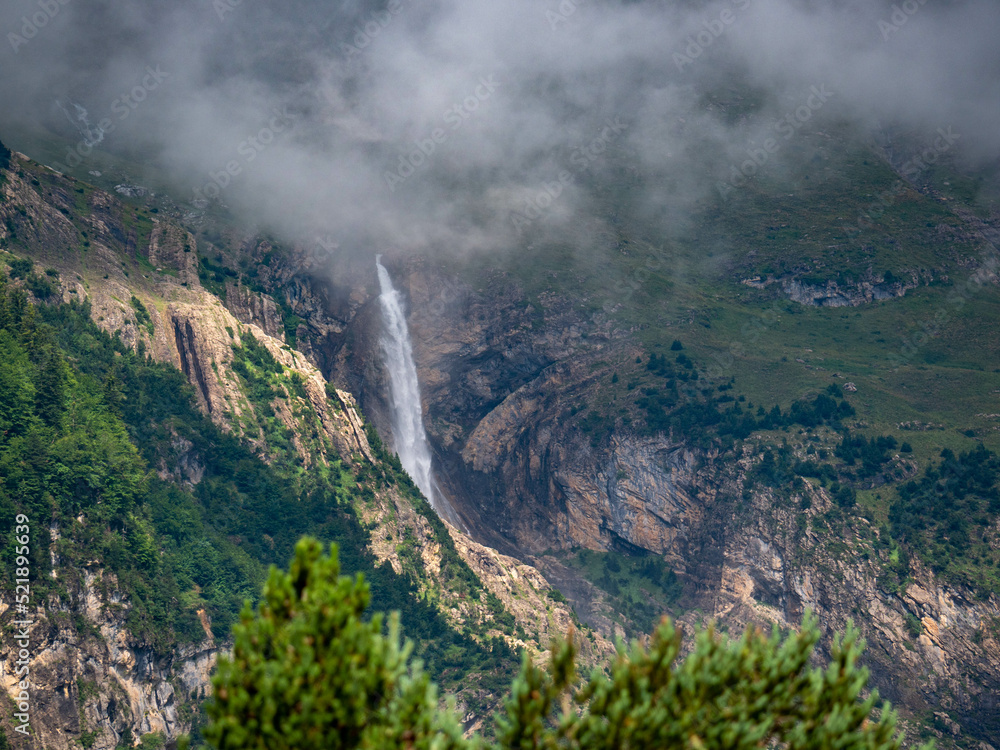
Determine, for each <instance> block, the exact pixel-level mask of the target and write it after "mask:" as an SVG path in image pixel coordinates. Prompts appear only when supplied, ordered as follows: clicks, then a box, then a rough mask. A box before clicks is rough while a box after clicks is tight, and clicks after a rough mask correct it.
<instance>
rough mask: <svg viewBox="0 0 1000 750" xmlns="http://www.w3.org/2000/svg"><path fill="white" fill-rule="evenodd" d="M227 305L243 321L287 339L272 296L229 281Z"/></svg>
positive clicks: (269, 333) (270, 334)
mask: <svg viewBox="0 0 1000 750" xmlns="http://www.w3.org/2000/svg"><path fill="white" fill-rule="evenodd" d="M226 307H227V308H229V311H230V312H231V313H232V314H233V316H234V317H235V318H236V319H237V320H238V321H240V322H241V323H247V324H253V325H255V326H257V327H258V328H260V329H261V330H262V331H264V333H266V334H267V335H268V336H270V337H271V338H274V339H279V340H281V341H284V340H285V329H284V326H283V324H282V322H281V313H280V311H279V310H278V306H277V305H276V304H275V302H274V300H273V299H271V297H270V296H268V295H266V294H262V293H259V292H254V291H251V290H250V289H248V288H247V287H245V286H240V285H238V284H234V283H233V282H232V281H227V282H226Z"/></svg>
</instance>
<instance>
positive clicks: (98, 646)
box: [0, 562, 218, 750]
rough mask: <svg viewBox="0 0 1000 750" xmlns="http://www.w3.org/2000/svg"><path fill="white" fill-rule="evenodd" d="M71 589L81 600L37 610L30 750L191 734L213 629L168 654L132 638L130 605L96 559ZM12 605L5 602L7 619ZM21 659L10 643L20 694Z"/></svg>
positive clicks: (0, 613)
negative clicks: (127, 621) (197, 641)
mask: <svg viewBox="0 0 1000 750" xmlns="http://www.w3.org/2000/svg"><path fill="white" fill-rule="evenodd" d="M71 575H72V574H71ZM64 585H66V586H67V587H68V588H69V589H70V591H71V592H72V601H73V605H72V606H67V605H58V604H56V603H55V601H54V600H52V601H50V602H49V603H48V604H47V606H46V607H42V608H39V609H38V611H36V612H34V613H32V614H30V615H29V619H30V620H31V621H33V622H34V625H33V626H31V627H30V629H29V635H30V638H31V652H32V659H31V663H30V670H31V672H30V679H31V692H30V696H31V702H30V709H29V716H30V717H31V727H32V729H33V732H34V736H33V737H32V740H31V743H30V745H29V744H28V743H25V744H24V745H23V746H25V747H28V746H31V747H47V748H70V747H76V746H77V745H78V744H79V743H80V742H81V741H86V742H87V743H91V744H89V745H87V746H89V747H92V748H95V749H96V750H113V748H116V747H119V746H120V745H121V743H123V742H126V741H127V740H128V739H129V738H132V739H133V740H138V739H139V738H140V737H141V736H142V735H144V734H149V733H154V732H155V733H162V734H163V735H164V736H165V737H167V738H170V737H175V736H177V735H178V734H181V733H182V732H187V731H190V729H191V722H192V719H193V717H194V716H195V715H196V714H197V713H198V712H199V711H200V704H201V702H202V700H203V699H204V698H205V696H206V695H207V694H208V693H207V691H208V690H209V674H210V672H211V671H212V669H213V667H214V665H215V661H216V656H217V654H218V647H217V646H216V644H215V643H214V641H213V640H212V638H211V635H210V634H209V632H208V630H207V628H206V634H207V635H206V639H205V640H204V641H203V642H202V643H201V644H198V645H192V646H186V647H184V648H181V649H178V650H177V651H176V652H175V653H172V654H167V655H162V654H158V653H156V651H155V650H153V649H152V648H150V647H148V646H146V645H144V644H142V643H137V642H136V641H135V639H134V638H133V637H131V636H130V634H129V632H128V629H127V627H126V625H125V618H126V616H127V614H128V610H129V608H130V604H129V602H128V601H127V599H124V598H123V597H122V595H121V593H120V592H118V591H117V590H116V581H115V580H114V578H113V576H110V575H107V574H104V573H102V571H101V569H100V567H99V565H98V564H97V563H96V562H95V563H94V565H93V567H91V568H88V569H85V570H83V571H80V573H79V575H74V576H72V580H66V581H64ZM8 610H9V605H8V604H7V603H3V604H0V617H3V618H4V620H5V621H7V620H8V619H9V618H10V617H11V615H10V614H8ZM81 622H82V623H83V627H81V626H80V625H81ZM15 659H16V656H15V652H14V650H13V649H10V650H8V651H7V653H6V654H5V656H4V660H3V662H2V664H3V676H2V681H3V687H4V689H5V690H6V692H7V694H8V695H10V696H11V697H12V698H13V697H14V696H16V695H17V694H18V688H17V683H18V679H19V678H18V677H17V676H15V669H16V667H15ZM5 724H6V722H5ZM5 731H6V733H7V736H8V737H10V738H12V740H14V741H15V743H17V741H18V739H19V738H20V737H21V735H20V734H18V733H15V732H13V731H12V727H11V726H10V725H9V724H6V725H5ZM15 746H18V747H20V746H22V745H21V744H15Z"/></svg>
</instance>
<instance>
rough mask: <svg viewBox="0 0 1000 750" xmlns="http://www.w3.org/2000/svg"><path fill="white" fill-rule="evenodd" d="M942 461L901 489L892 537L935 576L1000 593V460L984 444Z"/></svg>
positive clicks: (892, 512) (893, 514)
mask: <svg viewBox="0 0 1000 750" xmlns="http://www.w3.org/2000/svg"><path fill="white" fill-rule="evenodd" d="M941 459H942V460H941V462H940V463H939V464H937V465H936V466H933V465H932V466H928V467H927V468H926V469H925V470H924V473H923V475H922V476H921V477H920V479H919V480H911V481H909V482H907V483H906V484H903V485H902V486H900V487H899V489H898V492H899V499H898V500H897V501H896V502H895V503H893V504H892V507H891V508H890V510H889V521H890V523H891V524H892V533H893V534H894V535H895V536H897V537H898V538H899V539H900V540H903V541H904V542H905V543H906V544H907V545H908V546H909V547H910V548H911V549H913V550H914V551H915V552H916V553H917V554H918V555H920V557H921V558H923V559H924V561H925V562H926V563H927V564H928V565H930V566H931V567H932V568H933V569H934V571H935V572H937V573H938V574H939V575H943V576H944V577H945V578H947V579H950V580H953V581H956V582H958V583H961V584H964V585H966V586H970V587H972V588H974V589H977V590H978V591H980V592H982V593H983V595H986V594H988V593H989V592H991V591H992V592H1000V545H998V543H997V542H998V541H1000V539H998V534H997V530H996V522H997V519H998V518H1000V458H998V457H997V455H996V454H995V453H993V452H992V451H988V450H986V448H984V447H983V446H982V445H980V446H978V447H977V448H975V449H974V450H971V451H965V452H963V453H961V454H959V455H957V456H956V455H955V453H954V452H953V451H952V450H950V449H948V448H945V449H944V450H943V451H941Z"/></svg>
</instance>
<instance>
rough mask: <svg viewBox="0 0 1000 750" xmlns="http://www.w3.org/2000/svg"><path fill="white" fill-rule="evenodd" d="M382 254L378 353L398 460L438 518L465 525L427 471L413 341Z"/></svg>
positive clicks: (427, 453) (428, 462) (428, 452)
mask: <svg viewBox="0 0 1000 750" xmlns="http://www.w3.org/2000/svg"><path fill="white" fill-rule="evenodd" d="M381 258H382V256H381V255H379V256H377V257H376V258H375V267H376V268H377V269H378V284H379V290H380V292H381V294H380V296H379V302H380V303H381V306H382V320H383V323H384V324H385V334H384V335H383V336H382V339H381V344H382V353H383V354H384V355H385V368H386V370H387V371H388V373H389V398H390V402H391V405H392V437H393V440H394V442H395V443H396V453H397V455H398V456H399V462H400V463H401V464H402V465H403V468H404V469H406V473H407V474H409V475H410V477H411V478H412V479H413V482H414V483H415V484H416V485H417V487H419V488H420V491H421V492H423V493H424V497H426V498H427V500H428V502H430V504H431V507H432V508H434V510H435V511H436V512H437V514H438V515H439V516H441V518H443V519H444V520H446V521H448V522H449V523H450V524H452V525H453V526H456V527H457V528H459V529H463V530H464V528H465V526H464V524H462V523H461V521H460V520H459V518H458V515H457V514H456V513H455V511H454V509H453V508H452V507H451V505H450V504H449V503H448V501H447V499H445V498H444V497H443V496H442V495H441V493H440V492H438V491H437V487H436V486H435V483H434V474H433V472H432V471H431V449H430V444H429V443H428V442H427V433H426V432H425V431H424V416H423V408H422V406H421V402H420V384H419V382H418V380H417V366H416V365H415V364H414V363H413V345H412V344H411V342H410V331H409V328H408V327H407V325H406V314H405V312H404V311H403V298H402V295H400V293H399V292H398V291H396V288H395V287H394V286H393V285H392V279H391V278H389V272H388V271H386V270H385V266H383V265H382V262H381Z"/></svg>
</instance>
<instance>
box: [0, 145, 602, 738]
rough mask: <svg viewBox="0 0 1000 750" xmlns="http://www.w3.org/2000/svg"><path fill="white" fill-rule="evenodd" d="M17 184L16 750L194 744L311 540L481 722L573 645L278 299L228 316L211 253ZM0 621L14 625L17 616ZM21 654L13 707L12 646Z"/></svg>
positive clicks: (56, 182)
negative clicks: (253, 631)
mask: <svg viewBox="0 0 1000 750" xmlns="http://www.w3.org/2000/svg"><path fill="white" fill-rule="evenodd" d="M3 178H4V179H3V186H2V190H3V199H2V201H0V224H2V227H3V228H2V229H0V233H2V234H0V241H2V243H3V250H4V256H3V260H4V261H5V263H6V267H7V269H8V275H9V276H10V278H11V281H9V282H6V283H5V286H4V291H3V305H2V306H0V307H2V309H3V311H4V314H3V317H2V319H0V320H2V323H3V326H2V327H4V328H5V330H6V331H7V333H3V334H0V336H7V338H6V339H4V345H5V346H6V347H13V348H12V349H11V351H12V352H14V354H13V355H12V356H13V360H12V361H13V363H14V365H12V366H13V367H14V368H15V369H13V370H10V371H5V378H6V380H4V381H3V390H2V392H0V395H2V398H3V407H4V411H3V414H4V415H5V418H8V417H10V415H14V417H12V418H16V419H15V422H13V423H11V424H12V426H10V427H8V429H6V431H5V432H4V435H3V438H2V441H0V454H2V457H0V462H2V465H3V466H4V469H3V470H2V471H0V476H2V478H3V484H2V486H0V498H2V500H3V502H4V504H5V507H7V508H8V510H10V511H11V512H10V513H9V514H5V519H7V520H5V523H7V522H8V521H9V522H10V524H13V518H14V516H15V515H16V514H17V513H23V514H24V515H25V516H27V517H28V519H29V521H28V524H29V525H30V528H31V531H30V535H31V548H32V557H31V560H32V567H31V591H32V594H31V600H30V610H29V611H30V613H31V615H30V617H31V619H32V622H33V624H32V625H31V627H30V636H31V661H30V669H31V675H32V680H33V690H32V703H31V717H32V726H33V727H34V728H35V729H36V731H37V732H38V735H36V737H35V739H34V740H33V741H32V742H31V743H27V744H24V746H25V747H27V746H32V747H36V746H37V747H41V746H45V747H70V746H72V745H74V744H75V743H76V742H78V741H79V742H83V743H84V745H85V746H87V747H96V748H114V747H117V746H120V745H122V744H129V743H130V742H131V741H132V740H138V738H139V737H140V736H143V735H150V737H154V738H155V736H156V734H157V733H162V735H163V737H164V738H165V739H167V740H171V739H172V738H175V737H176V736H177V735H179V734H180V733H183V732H190V731H192V729H194V730H195V731H197V727H198V725H199V722H200V721H202V718H201V717H202V713H201V711H200V702H201V700H202V699H203V698H204V697H206V695H207V693H208V691H209V685H208V674H209V671H210V669H211V667H212V665H213V664H214V660H215V656H216V654H217V653H218V651H219V649H225V648H226V644H227V641H228V638H229V628H230V626H231V624H232V623H233V622H234V619H235V617H236V615H237V614H238V612H239V609H240V607H241V605H242V601H243V599H244V598H251V599H253V598H255V597H256V596H257V595H258V593H259V589H260V584H261V582H262V581H263V577H264V574H265V572H266V566H267V565H269V564H278V565H284V564H286V563H287V560H288V558H289V556H290V554H291V549H292V545H294V543H295V541H297V539H298V538H299V537H300V536H301V535H303V534H307V533H308V534H312V535H315V536H318V537H319V538H321V539H323V540H325V541H336V542H338V544H339V545H340V548H341V553H340V554H341V560H342V561H344V564H345V569H346V570H348V571H355V572H364V573H365V575H366V576H367V577H368V578H369V579H370V580H371V581H372V584H373V590H374V599H373V607H376V608H379V609H399V610H401V611H402V621H403V628H404V634H405V635H407V636H408V637H411V638H414V639H415V640H416V641H417V644H418V648H417V653H418V654H419V655H420V656H421V657H422V658H423V659H424V660H425V662H426V663H427V665H428V668H429V669H430V670H431V671H432V673H433V674H434V675H435V678H436V679H438V680H440V681H442V684H444V685H448V686H452V687H454V688H455V689H457V690H458V693H459V695H460V698H461V700H462V701H463V703H464V705H465V706H466V707H467V717H466V720H467V722H468V723H469V725H470V726H477V725H478V724H479V723H480V722H481V721H482V720H483V719H484V718H485V717H486V716H487V712H488V711H489V710H490V709H491V707H493V706H495V705H496V702H497V700H498V698H499V694H500V691H501V690H502V688H503V687H504V686H506V684H507V683H508V682H509V678H510V675H511V674H512V673H513V669H514V668H515V667H516V663H517V659H516V650H518V649H522V648H527V649H528V650H529V651H530V652H533V653H537V652H538V650H539V648H541V647H544V644H546V643H547V641H548V639H549V638H550V637H551V636H552V635H553V634H555V633H562V632H565V631H566V629H567V628H568V627H570V625H571V622H572V621H573V619H574V616H573V615H572V613H571V612H570V611H569V609H568V608H567V607H566V606H565V605H564V604H562V603H560V602H561V600H562V598H561V597H557V596H553V595H551V593H552V592H551V591H550V589H549V585H548V584H547V583H546V582H545V580H544V579H543V578H542V577H541V576H540V575H539V574H538V573H537V572H536V571H535V570H534V569H532V568H531V567H530V566H527V565H524V564H523V563H521V562H519V561H517V560H514V559H511V558H508V557H504V556H502V555H498V554H497V553H495V552H493V551H492V550H489V549H487V548H484V547H482V546H481V545H478V544H477V543H475V542H474V541H473V540H471V539H469V538H467V537H465V536H464V535H462V534H461V533H460V532H458V531H456V530H454V529H449V528H447V527H446V526H445V525H444V524H442V523H441V521H440V520H438V519H437V517H436V516H435V515H434V514H433V512H432V511H431V510H430V508H429V506H428V505H427V503H426V501H425V500H424V499H423V498H422V497H421V496H420V494H419V491H418V490H417V489H416V488H415V487H414V485H413V484H412V482H411V481H410V480H409V478H408V477H407V476H406V475H405V474H404V473H403V472H402V469H401V467H400V465H399V462H398V460H397V459H396V458H395V457H394V456H391V455H389V454H388V453H386V452H385V450H384V448H382V445H381V441H380V440H379V438H378V436H377V435H376V433H375V432H374V431H372V430H371V428H370V427H368V426H367V425H366V424H365V422H364V420H363V418H362V417H361V415H360V413H359V411H358V408H357V405H356V403H355V401H354V399H353V397H352V396H351V395H350V394H349V393H348V392H346V391H343V390H337V389H335V388H333V387H332V386H330V385H328V384H327V383H326V382H325V380H324V379H323V377H322V376H321V375H320V373H319V372H318V371H317V369H316V368H315V367H314V366H313V365H311V364H310V363H309V362H308V361H307V360H306V358H305V357H304V356H303V355H302V354H299V353H297V352H295V351H294V350H293V349H292V348H291V347H289V346H288V345H287V344H286V343H284V341H283V339H284V337H285V336H286V335H287V334H286V333H285V331H284V330H283V329H280V328H276V327H275V323H274V320H273V315H274V312H273V311H274V308H273V305H274V303H273V301H270V300H268V299H266V298H262V297H260V296H259V295H257V294H255V293H253V292H251V291H250V290H248V289H246V288H245V287H244V288H240V289H238V290H233V292H232V293H230V294H226V295H225V297H226V299H227V301H228V302H229V303H230V304H231V305H232V307H233V311H232V312H230V310H229V309H227V308H226V307H225V306H224V305H223V304H222V302H221V301H220V299H219V298H217V297H216V296H214V295H213V294H212V293H211V292H209V291H207V290H206V289H205V288H204V287H203V286H202V284H201V283H200V281H199V270H202V271H203V269H204V265H210V261H207V260H206V262H205V264H203V265H201V266H200V265H199V260H198V259H199V257H201V258H203V259H205V258H206V256H207V254H208V252H210V248H209V249H208V251H207V252H206V251H204V250H203V246H200V245H199V243H198V242H197V241H196V239H195V238H194V237H193V236H192V235H191V234H189V233H188V232H187V231H185V230H183V229H181V228H179V227H178V226H176V225H175V224H172V223H171V222H169V221H164V220H160V219H159V218H158V217H157V216H156V215H155V214H154V213H150V212H148V211H146V210H145V209H142V208H136V207H134V206H130V205H127V204H124V203H121V202H120V201H118V200H117V199H114V198H112V197H110V196H108V195H107V194H106V193H103V192H101V191H99V190H95V189H94V188H92V187H91V186H88V185H85V184H83V183H79V182H76V181H74V180H72V179H70V178H65V177H63V176H61V175H59V174H57V173H54V172H52V171H51V170H48V169H46V168H44V167H41V166H39V165H37V164H34V163H32V162H30V161H29V160H27V159H25V158H24V157H23V156H20V155H17V154H15V155H13V157H12V163H11V166H10V169H9V171H6V172H4V173H3ZM196 248H197V249H202V250H203V254H202V255H201V256H199V253H198V251H197V250H196ZM202 277H203V278H205V275H204V273H202ZM208 283H209V284H212V283H213V282H212V279H211V278H208ZM222 288H223V289H224V288H225V287H222ZM269 315H270V316H272V317H271V318H270V319H269V317H268V316H269ZM279 321H280V319H279ZM257 322H259V323H260V325H259V326H258V325H256V323H257ZM293 333H294V332H293ZM109 334H110V335H109ZM21 362H23V365H21V364H18V363H21ZM17 368H20V369H17ZM53 368H55V369H53ZM50 370H52V371H53V372H55V373H57V375H52V376H47V375H46V373H47V372H49V371H50ZM57 376H58V379H57V380H56V381H55V382H56V385H55V386H49V385H47V384H48V383H49V382H50V380H51V378H53V377H57ZM47 377H49V378H50V380H46V378H47ZM25 379H27V380H25ZM22 382H31V383H35V385H33V386H30V387H29V386H25V385H22V384H21V383H22ZM25 388H29V390H28V391H25ZM53 388H54V390H52V389H53ZM50 391H51V393H50ZM43 392H44V393H46V394H49V395H48V396H46V398H47V399H48V401H42V400H40V398H41V395H40V394H42V393H43ZM32 394H34V395H32ZM25 398H26V399H27V401H25V400H24V399H25ZM49 402H51V405H50V406H45V404H47V403H49ZM32 404H34V405H33V406H32ZM25 409H27V411H25ZM46 409H47V411H46ZM11 410H13V411H11ZM18 415H20V416H18ZM17 420H19V421H17ZM88 425H89V426H88ZM81 430H82V432H81ZM88 430H94V431H88ZM109 430H110V432H108V431H109ZM105 433H107V434H111V435H114V436H115V440H117V441H119V442H118V443H117V444H115V445H116V446H117V447H115V448H114V450H116V451H118V452H119V453H120V455H121V458H120V459H119V463H117V464H115V463H111V464H109V463H107V460H106V458H105V456H104V454H105V453H106V452H108V451H109V450H111V444H110V443H108V439H107V438H103V437H102V435H104V434H105ZM46 445H51V446H52V447H51V448H44V447H43V446H46ZM115 455H117V454H115ZM122 462H124V463H122ZM88 466H89V467H91V468H89V469H88ZM126 468H127V471H128V472H130V473H129V474H128V476H129V477H130V478H131V479H130V482H131V484H129V485H128V486H127V488H125V489H124V490H123V489H121V488H120V486H119V483H120V480H119V479H118V477H119V476H120V475H121V473H122V471H123V470H125V469H126ZM67 472H68V473H69V474H68V476H69V477H71V478H72V481H69V482H68V483H67V481H68V480H67ZM73 482H76V484H73ZM74 488H75V489H74ZM80 488H86V492H84V493H83V494H81V490H80ZM123 493H124V494H123ZM112 499H113V501H112ZM8 516H9V518H8ZM5 531H10V532H11V533H10V534H5V538H4V552H3V554H4V559H5V560H7V561H8V562H12V561H13V555H14V551H13V549H14V547H13V544H12V534H13V525H11V528H10V529H6V528H5ZM8 568H9V569H10V570H13V566H12V565H11V566H8ZM8 575H10V574H9V573H8ZM12 590H13V589H12ZM539 613H546V617H543V618H539V616H538V615H539ZM2 615H3V618H4V622H5V623H8V624H7V627H8V629H9V628H12V627H14V626H13V625H11V624H10V622H11V621H12V620H14V619H16V618H17V615H16V614H15V610H14V609H13V608H12V605H11V602H7V601H5V602H4V604H3V612H2ZM584 645H585V650H584V653H585V654H587V655H588V656H587V659H588V660H589V661H590V663H595V662H596V660H597V659H598V658H599V655H601V654H605V655H606V654H608V653H609V652H610V645H609V643H608V642H607V641H606V640H604V639H603V638H601V637H600V636H599V635H596V634H590V635H589V637H588V639H587V640H586V642H585V644H584ZM6 658H7V664H6V671H5V676H4V682H5V687H6V688H7V690H8V693H9V694H10V695H11V697H12V699H13V698H15V697H16V696H17V678H16V677H15V664H14V660H15V658H16V656H15V652H13V651H11V652H9V653H8V656H7V657H6ZM6 721H9V717H8V719H7V720H6ZM4 728H5V732H6V734H7V736H8V737H9V738H10V739H11V742H12V743H14V745H15V746H21V745H20V744H18V743H19V741H20V734H18V733H16V732H14V725H12V724H10V723H5V725H4ZM149 741H154V740H153V739H150V740H149Z"/></svg>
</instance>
